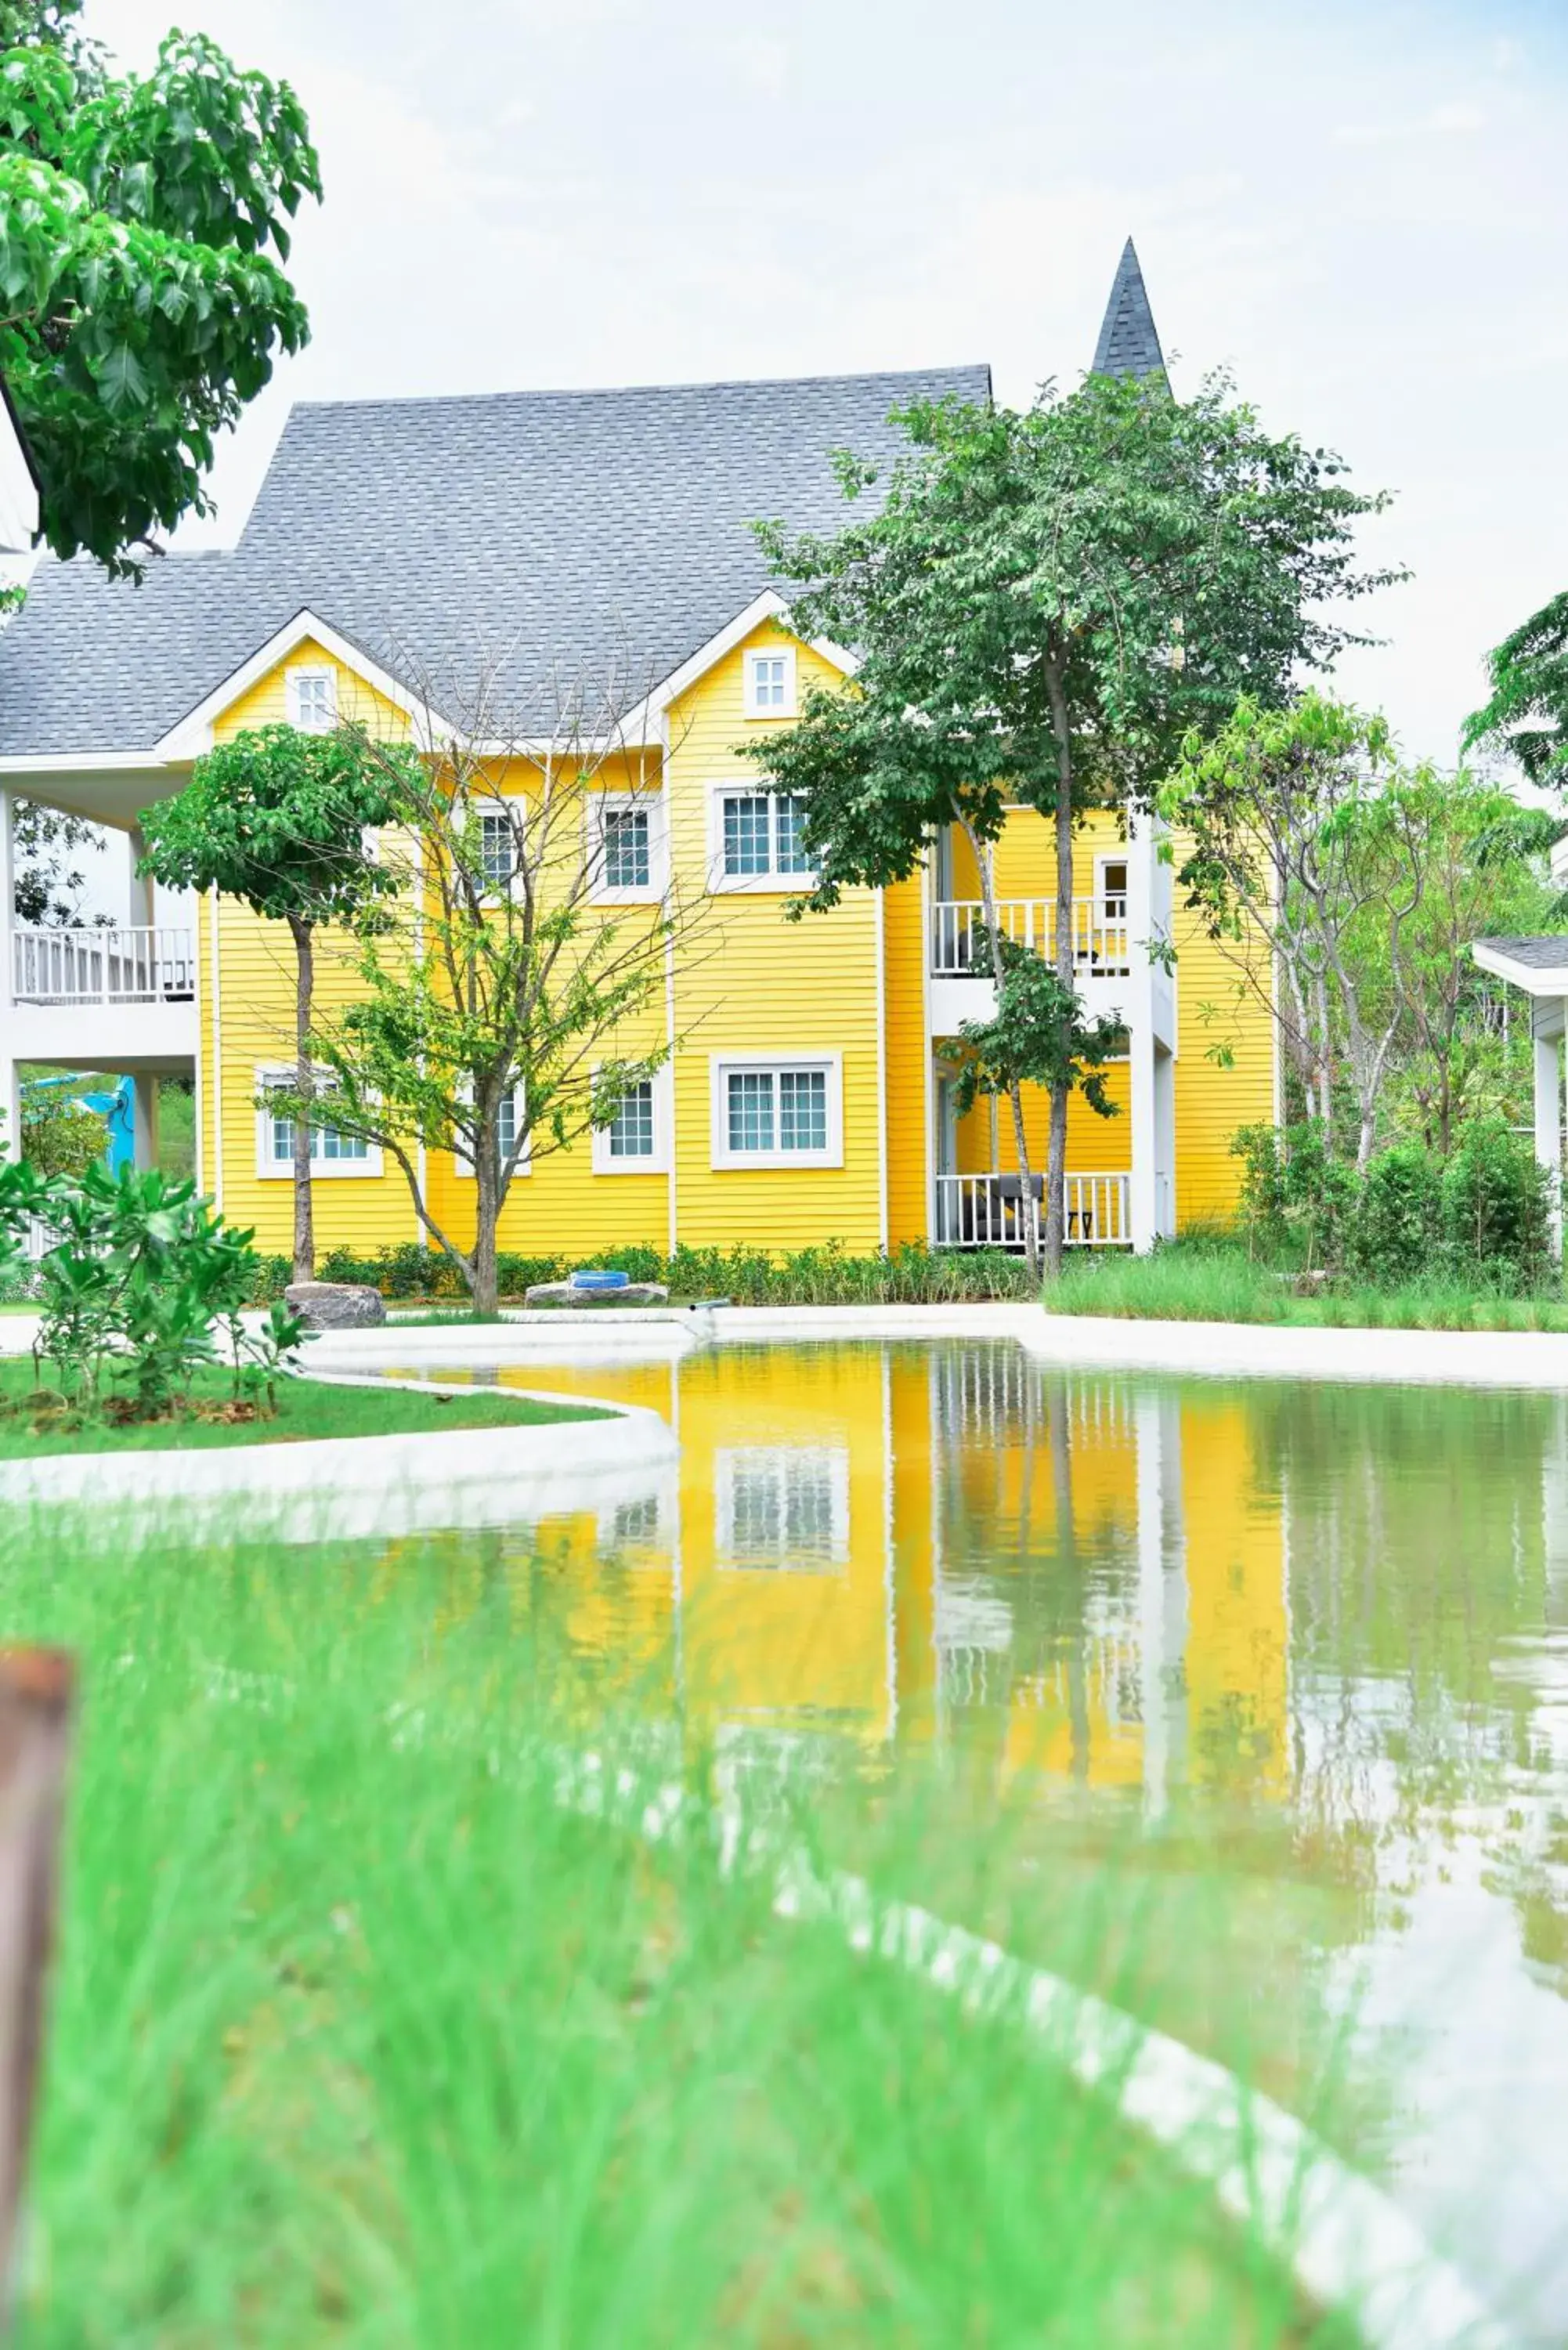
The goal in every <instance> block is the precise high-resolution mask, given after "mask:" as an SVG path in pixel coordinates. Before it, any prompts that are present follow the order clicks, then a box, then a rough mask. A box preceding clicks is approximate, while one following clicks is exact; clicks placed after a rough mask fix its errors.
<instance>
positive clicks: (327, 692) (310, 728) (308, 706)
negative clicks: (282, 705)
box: [288, 669, 337, 734]
mask: <svg viewBox="0 0 1568 2350" xmlns="http://www.w3.org/2000/svg"><path fill="white" fill-rule="evenodd" d="M288 716H289V723H290V724H291V725H293V726H296V727H297V728H298V729H299V732H300V733H302V734H330V733H331V732H332V730H333V728H334V727H335V726H336V725H337V675H336V673H335V671H332V670H329V669H291V670H290V671H289V672H288Z"/></svg>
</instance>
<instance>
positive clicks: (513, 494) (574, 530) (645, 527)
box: [0, 367, 991, 755]
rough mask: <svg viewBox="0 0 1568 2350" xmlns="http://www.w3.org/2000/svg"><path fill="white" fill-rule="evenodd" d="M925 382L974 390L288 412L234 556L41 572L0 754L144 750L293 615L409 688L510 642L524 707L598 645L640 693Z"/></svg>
mask: <svg viewBox="0 0 1568 2350" xmlns="http://www.w3.org/2000/svg"><path fill="white" fill-rule="evenodd" d="M944 396H945V397H955V398H959V399H962V400H989V398H990V396H991V376H990V370H989V369H987V368H984V367H970V368H944V369H928V370H922V371H919V372H915V373H909V374H898V375H891V374H889V375H861V376H828V377H815V378H808V379H805V380H801V381H794V382H770V383H721V384H687V385H674V386H659V387H655V388H651V389H649V390H627V391H558V392H508V393H501V394H496V395H494V396H493V397H479V398H458V399H440V400H353V401H332V402H325V403H319V402H318V403H311V402H306V403H304V404H302V405H300V406H298V407H296V409H295V410H294V411H293V413H292V415H291V416H290V418H289V421H288V424H287V427H286V431H285V432H284V435H283V439H282V441H281V442H279V444H278V449H277V452H276V454H275V457H274V459H273V462H272V465H271V468H270V470H269V472H268V473H267V476H266V479H265V483H264V484H263V485H262V490H261V494H260V495H259V497H258V498H257V501H256V504H255V507H254V512H253V513H252V515H251V517H250V520H249V522H248V523H247V524H246V525H245V529H244V535H243V536H242V537H241V540H240V544H239V546H238V547H237V549H235V550H234V552H233V553H227V554H204V555H171V556H164V557H161V558H160V559H159V560H157V561H155V562H154V563H153V564H152V565H151V567H150V568H149V571H148V575H147V577H146V579H145V580H144V582H143V583H142V584H141V586H140V587H135V586H129V585H126V584H124V583H119V582H113V581H110V580H108V579H106V578H105V577H104V576H103V574H102V573H101V572H100V571H99V568H98V567H97V566H96V565H94V564H91V563H88V562H83V561H78V562H74V563H68V564H58V563H55V562H52V561H46V562H44V563H41V564H40V565H39V566H38V568H37V570H36V573H35V575H34V577H33V582H32V586H31V587H30V589H29V592H28V597H27V602H26V608H25V609H24V610H23V612H22V614H21V616H20V617H19V618H18V619H16V621H15V622H14V623H13V624H12V625H11V626H10V627H9V628H8V629H5V631H4V634H3V635H0V754H37V755H48V754H72V753H78V752H80V753H90V752H95V751H141V750H146V749H149V748H151V745H152V744H153V743H156V742H157V741H159V740H160V738H161V736H162V735H164V734H165V733H168V731H169V730H170V728H171V727H172V726H174V725H176V724H177V723H179V721H180V720H181V719H182V717H183V716H184V715H185V713H186V712H187V711H189V710H190V709H192V708H193V707H194V705H195V704H196V703H197V702H201V701H202V700H203V699H204V698H205V697H206V695H207V694H208V693H210V692H211V691H213V688H214V687H215V686H218V685H220V684H221V683H222V682H223V680H224V678H226V677H228V676H230V675H232V674H233V672H234V671H235V670H236V669H238V668H239V667H240V666H241V664H242V663H243V662H244V661H245V660H248V659H249V658H250V656H251V655H252V654H253V653H254V651H255V650H257V648H258V647H259V646H261V645H263V644H265V642H266V640H267V639H268V638H269V637H271V636H273V635H275V633H276V631H277V630H278V629H281V628H283V627H285V626H286V624H287V622H288V621H289V620H291V619H293V618H294V617H295V615H296V613H298V612H299V611H301V610H303V609H306V608H308V609H310V610H312V611H314V612H316V613H317V615H318V616H319V617H320V618H321V619H324V620H326V621H327V622H329V623H330V624H331V625H332V626H333V627H334V628H336V629H338V630H339V631H340V632H341V633H342V634H343V635H344V636H345V637H347V638H348V639H351V640H352V641H353V642H354V643H356V644H358V646H359V647H360V649H361V650H363V651H364V652H366V653H368V654H369V655H370V656H371V657H372V658H373V659H375V660H379V661H381V662H382V663H384V664H385V665H386V666H387V667H388V668H389V669H392V670H393V671H397V672H399V673H400V674H401V675H403V677H404V678H405V681H407V682H408V683H409V684H410V685H411V686H412V687H414V688H415V689H416V690H420V689H421V688H422V687H425V686H439V684H440V682H441V680H442V678H443V677H444V678H446V679H448V680H449V681H450V680H456V681H457V682H458V683H459V684H463V683H468V682H470V681H472V679H473V678H474V676H475V675H476V674H477V671H478V669H479V666H480V664H481V662H482V660H493V659H495V658H496V657H497V656H498V655H502V654H504V658H505V668H506V686H507V689H508V691H509V695H510V697H511V698H512V699H513V701H514V706H520V705H523V704H525V703H528V702H533V703H534V704H535V706H536V707H537V706H539V705H541V704H542V703H543V702H546V701H547V700H548V699H549V697H550V693H551V691H552V689H551V684H550V681H551V677H552V672H553V671H555V670H556V669H557V668H558V667H560V666H563V665H564V666H565V667H566V668H568V669H569V670H571V671H576V669H577V668H578V666H579V664H581V663H582V662H584V661H587V662H588V663H591V664H593V665H595V667H596V668H597V671H599V673H600V674H601V675H602V674H604V673H605V672H606V671H607V670H608V669H609V667H610V666H611V665H612V663H616V662H617V661H618V660H619V663H620V666H621V667H622V669H623V671H625V670H626V666H627V664H628V663H629V672H628V675H627V682H628V699H635V698H636V697H637V695H638V694H639V693H640V692H641V691H645V690H646V689H647V688H648V686H649V685H650V684H651V683H653V682H656V681H658V680H659V679H662V678H663V677H665V676H668V675H669V674H670V671H673V670H675V669H677V668H679V667H680V663H681V662H682V661H683V660H686V659H688V658H689V656H690V655H691V653H693V652H695V651H696V650H697V649H698V648H699V647H700V646H701V645H703V644H706V643H707V642H708V641H709V639H711V638H712V637H714V636H716V635H717V634H718V632H719V630H720V629H722V628H723V627H724V626H725V624H726V623H727V622H728V621H730V620H731V619H733V618H734V616H735V614H736V613H737V612H739V611H741V610H742V609H743V608H744V607H745V605H746V604H747V603H749V602H750V601H751V599H752V598H753V597H754V596H755V595H757V594H758V592H759V591H760V590H761V589H762V588H763V587H764V586H765V585H766V584H767V581H766V574H765V571H764V567H763V561H762V558H761V556H760V555H759V553H758V550H757V546H756V544H755V541H754V539H753V536H752V534H751V531H750V529H749V528H748V525H749V524H750V523H751V521H752V520H753V518H755V517H758V516H766V517H769V518H773V517H780V518H783V519H784V520H785V521H787V522H789V523H790V524H791V525H794V527H796V528H798V529H825V528H828V527H831V526H833V525H835V524H836V521H837V520H838V519H839V518H840V517H841V515H842V504H841V501H840V498H839V494H838V491H837V488H836V484H835V483H834V480H833V477H832V471H831V466H830V462H829V459H830V453H831V452H832V451H834V450H835V449H837V448H852V449H854V450H855V451H856V452H857V454H861V455H864V456H867V457H869V458H871V459H874V460H886V459H888V458H891V456H892V455H893V454H894V453H895V451H896V450H897V448H898V446H899V445H900V436H899V435H898V433H897V432H895V430H894V428H893V427H892V426H891V425H890V424H889V423H888V414H889V411H891V410H892V409H894V408H895V407H900V406H903V405H905V404H906V403H908V402H909V401H910V400H915V399H919V398H942V397H944ZM435 698H436V699H437V700H438V702H439V700H440V695H439V693H437V695H436V696H435Z"/></svg>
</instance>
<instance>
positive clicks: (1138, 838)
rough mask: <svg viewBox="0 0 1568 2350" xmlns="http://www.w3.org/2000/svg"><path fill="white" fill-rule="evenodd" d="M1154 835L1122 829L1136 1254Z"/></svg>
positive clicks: (1143, 1223) (1150, 1209)
mask: <svg viewBox="0 0 1568 2350" xmlns="http://www.w3.org/2000/svg"><path fill="white" fill-rule="evenodd" d="M1153 867H1154V834H1153V828H1152V827H1151V826H1150V825H1149V824H1148V822H1147V820H1145V821H1143V822H1141V823H1138V822H1135V823H1133V824H1131V825H1129V826H1128V828H1127V961H1128V963H1129V965H1130V967H1131V968H1130V970H1129V972H1128V976H1127V1054H1128V1059H1129V1062H1130V1067H1129V1070H1128V1081H1129V1086H1130V1090H1131V1095H1132V1099H1131V1103H1130V1105H1129V1107H1130V1111H1131V1123H1132V1179H1131V1181H1130V1182H1129V1184H1128V1186H1127V1192H1128V1198H1127V1216H1128V1222H1129V1223H1130V1224H1131V1227H1132V1244H1133V1247H1134V1248H1135V1249H1136V1250H1137V1253H1138V1254H1139V1255H1140V1256H1143V1255H1145V1254H1146V1253H1147V1251H1148V1250H1150V1249H1151V1248H1152V1247H1153V1246H1154V1243H1155V1239H1156V1235H1157V1234H1158V1231H1159V1187H1158V1180H1157V1177H1158V1167H1159V1114H1158V1097H1157V1090H1156V1084H1155V1068H1154V1058H1155V1055H1154V992H1153V984H1152V982H1153V972H1154V966H1153V964H1152V963H1151V962H1149V959H1148V938H1149V927H1150V924H1151V922H1152V920H1153V917H1154V892H1153V887H1152V876H1153Z"/></svg>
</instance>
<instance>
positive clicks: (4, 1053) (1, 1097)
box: [0, 791, 22, 1159]
mask: <svg viewBox="0 0 1568 2350" xmlns="http://www.w3.org/2000/svg"><path fill="white" fill-rule="evenodd" d="M15 930H16V834H15V830H14V827H13V820H12V809H11V795H10V793H9V792H7V791H0V1120H3V1123H0V1150H3V1151H4V1152H5V1155H6V1156H7V1157H8V1158H11V1159H17V1158H19V1157H20V1156H21V1135H22V1087H21V1082H20V1080H19V1078H18V1076H17V1075H16V1060H15V1058H14V1056H13V1055H12V1050H11V1039H12V1037H13V1035H15V1033H16V1022H15V1020H14V1018H13V1015H12V1010H11V989H12V985H13V982H14V977H15V972H16V947H15V945H14V943H13V934H14V932H15Z"/></svg>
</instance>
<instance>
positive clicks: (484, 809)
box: [469, 793, 517, 899]
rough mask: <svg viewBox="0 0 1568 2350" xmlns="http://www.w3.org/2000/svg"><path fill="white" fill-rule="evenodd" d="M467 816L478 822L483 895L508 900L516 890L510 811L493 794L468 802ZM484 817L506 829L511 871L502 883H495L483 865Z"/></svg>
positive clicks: (513, 836)
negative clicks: (502, 825) (510, 856)
mask: <svg viewBox="0 0 1568 2350" xmlns="http://www.w3.org/2000/svg"><path fill="white" fill-rule="evenodd" d="M469 814H470V815H471V816H476V817H477V818H478V820H479V855H480V870H481V872H482V874H483V879H484V894H485V895H486V897H490V898H496V899H500V898H509V897H511V896H512V894H513V892H514V890H515V889H516V888H517V836H516V834H515V832H514V830H513V828H512V811H511V809H510V808H509V807H508V806H506V803H505V800H504V798H503V797H501V796H500V795H497V794H494V793H486V794H485V795H484V798H483V801H481V802H477V803H476V802H474V801H472V800H471V801H470V802H469ZM486 817H489V818H490V819H491V820H492V821H493V822H494V823H496V824H504V825H505V826H506V827H507V832H508V836H509V837H510V840H511V847H512V870H511V872H510V873H509V874H508V875H507V877H506V879H505V880H504V881H497V880H496V879H493V876H492V875H491V873H490V871H489V870H488V868H486V867H485V864H484V824H485V819H486Z"/></svg>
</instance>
